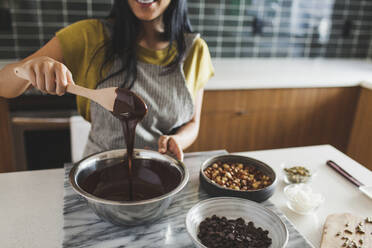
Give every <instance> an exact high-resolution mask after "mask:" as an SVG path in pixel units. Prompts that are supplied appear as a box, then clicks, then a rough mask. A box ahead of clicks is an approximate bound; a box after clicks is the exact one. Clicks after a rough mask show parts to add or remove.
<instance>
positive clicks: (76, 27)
mask: <svg viewBox="0 0 372 248" xmlns="http://www.w3.org/2000/svg"><path fill="white" fill-rule="evenodd" d="M101 31H103V25H102V22H101V21H100V20H99V19H85V20H81V21H77V22H75V23H72V24H70V25H69V26H67V27H65V28H63V29H61V30H60V31H58V32H57V35H61V34H62V35H63V34H69V35H77V36H81V35H82V34H90V35H92V34H95V35H97V34H99V33H100V32H101Z"/></svg>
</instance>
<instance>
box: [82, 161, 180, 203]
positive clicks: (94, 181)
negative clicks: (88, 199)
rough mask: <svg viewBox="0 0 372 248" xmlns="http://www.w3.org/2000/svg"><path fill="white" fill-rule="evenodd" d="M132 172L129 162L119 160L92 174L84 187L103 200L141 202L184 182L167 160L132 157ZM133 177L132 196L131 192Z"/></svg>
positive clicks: (83, 183)
mask: <svg viewBox="0 0 372 248" xmlns="http://www.w3.org/2000/svg"><path fill="white" fill-rule="evenodd" d="M132 165H133V167H132V171H131V174H129V170H127V164H126V163H125V162H124V163H118V164H114V165H111V166H109V167H106V168H103V169H101V170H97V171H95V172H93V173H92V174H90V175H89V176H88V177H87V178H86V179H85V180H83V182H82V183H81V187H82V188H83V189H84V190H85V191H87V192H89V193H91V194H93V195H95V196H97V197H99V198H103V199H107V200H113V201H140V200H147V199H151V198H154V197H158V196H161V195H164V194H166V193H169V192H170V191H172V190H173V189H175V188H176V187H177V186H178V185H179V183H180V181H181V173H180V172H179V170H178V169H177V168H176V167H174V166H171V165H169V163H168V162H166V161H160V160H154V159H151V160H150V159H133V160H132ZM130 179H131V180H132V184H133V189H134V191H133V192H132V195H131V194H130V192H129V191H128V186H129V185H130V183H131V182H130Z"/></svg>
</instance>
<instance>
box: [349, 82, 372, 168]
mask: <svg viewBox="0 0 372 248" xmlns="http://www.w3.org/2000/svg"><path fill="white" fill-rule="evenodd" d="M347 154H348V155H349V156H350V157H352V158H353V159H355V160H356V161H358V162H359V163H361V164H363V165H365V166H366V167H367V168H369V169H370V170H372V89H367V88H362V90H361V94H360V97H359V101H358V107H357V111H356V115H355V119H354V124H353V128H352V131H351V136H350V142H349V145H348V149H347Z"/></svg>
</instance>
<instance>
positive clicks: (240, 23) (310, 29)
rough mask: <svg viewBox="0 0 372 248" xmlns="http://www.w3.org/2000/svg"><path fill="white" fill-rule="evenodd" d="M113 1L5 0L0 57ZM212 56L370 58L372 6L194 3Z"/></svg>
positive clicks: (197, 26) (18, 53)
mask: <svg viewBox="0 0 372 248" xmlns="http://www.w3.org/2000/svg"><path fill="white" fill-rule="evenodd" d="M111 3H112V0H111V1H108V0H0V7H1V10H0V20H1V22H0V29H1V31H0V58H2V59H12V58H24V57H26V56H27V55H29V54H31V53H32V52H33V51H35V50H36V49H38V48H39V47H40V46H42V45H43V44H45V42H47V41H48V40H49V39H50V38H51V37H52V36H53V35H54V33H55V32H56V31H57V30H59V29H60V28H62V27H64V26H67V25H68V24H71V23H73V22H76V21H78V20H81V19H86V18H104V17H105V16H106V15H107V13H108V11H109V9H110V4H111ZM188 7H189V17H190V19H191V23H192V25H193V28H194V31H196V32H200V33H201V34H202V36H203V37H204V39H205V40H206V41H207V43H208V45H209V47H210V51H211V54H212V56H213V57H217V58H220V57H224V58H225V57H229V58H234V57H305V58H307V57H329V58H372V40H371V33H372V32H371V28H372V1H368V0H204V1H199V0H189V1H188Z"/></svg>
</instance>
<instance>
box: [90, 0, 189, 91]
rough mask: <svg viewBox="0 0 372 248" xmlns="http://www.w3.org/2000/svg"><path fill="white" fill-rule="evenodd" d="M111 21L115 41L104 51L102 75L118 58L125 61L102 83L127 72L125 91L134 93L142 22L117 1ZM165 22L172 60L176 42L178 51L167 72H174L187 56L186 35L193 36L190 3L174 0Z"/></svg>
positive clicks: (121, 2)
mask: <svg viewBox="0 0 372 248" xmlns="http://www.w3.org/2000/svg"><path fill="white" fill-rule="evenodd" d="M107 19H110V20H114V22H113V30H112V34H111V38H110V39H108V40H107V41H106V42H105V43H104V44H103V45H102V47H101V49H104V51H105V55H104V61H103V63H102V65H101V69H100V71H101V75H102V71H103V69H104V68H105V67H106V66H108V65H109V64H110V63H112V62H113V61H114V60H115V59H117V58H119V59H120V60H121V62H122V67H121V68H120V69H119V70H117V71H116V72H113V73H111V74H110V75H108V76H106V77H105V78H103V79H102V80H101V81H100V83H102V82H103V81H106V80H108V79H110V78H112V77H115V76H117V75H118V74H120V73H122V72H123V71H125V72H126V75H125V78H124V82H123V87H125V88H129V89H130V88H132V86H133V84H134V82H135V81H136V79H137V53H136V50H137V49H136V48H137V38H138V35H139V32H140V20H138V18H137V17H136V16H135V15H134V14H133V12H132V10H131V8H130V7H129V4H128V0H115V1H114V4H113V6H112V8H111V11H110V14H109V16H108V17H107ZM163 22H164V33H162V38H163V40H165V41H169V44H170V45H169V49H168V56H169V55H170V54H169V52H170V50H171V49H170V48H171V47H172V45H173V43H174V42H175V44H176V48H177V55H176V57H175V58H174V60H173V61H172V62H171V63H170V64H168V65H167V72H171V71H172V70H175V69H176V68H177V66H178V65H180V63H181V62H182V60H183V57H184V56H185V50H186V43H185V36H184V34H185V33H190V32H191V25H190V21H189V18H188V16H187V0H171V2H170V4H169V6H168V8H167V9H166V10H165V12H164V13H163ZM96 54H97V53H96ZM93 58H94V57H93Z"/></svg>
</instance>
